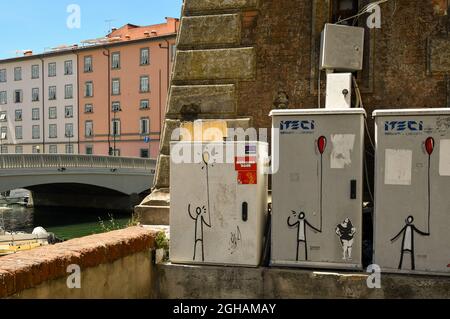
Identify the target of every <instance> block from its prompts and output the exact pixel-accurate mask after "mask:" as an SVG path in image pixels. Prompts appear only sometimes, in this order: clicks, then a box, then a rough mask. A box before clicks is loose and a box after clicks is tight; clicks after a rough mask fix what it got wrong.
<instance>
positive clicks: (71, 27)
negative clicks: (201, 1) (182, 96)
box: [0, 0, 183, 59]
mask: <svg viewBox="0 0 450 319" xmlns="http://www.w3.org/2000/svg"><path fill="white" fill-rule="evenodd" d="M182 2H183V0H125V1H118V0H13V1H12V0H0V12H1V13H2V18H1V19H0V30H3V32H2V35H1V42H0V59H5V58H10V57H15V56H17V55H22V53H21V52H22V51H23V50H33V52H34V53H40V52H44V51H45V50H48V49H50V48H54V47H57V46H59V45H72V44H75V43H80V42H81V41H82V40H87V39H95V38H99V37H103V36H105V35H106V34H107V31H108V30H109V29H110V27H121V26H122V25H124V24H126V23H132V24H137V25H150V24H158V23H163V22H165V17H174V18H179V17H180V14H181V5H182ZM74 5H75V6H74ZM68 9H70V10H69V12H68ZM78 9H79V10H78ZM78 12H79V14H78ZM78 17H79V19H78ZM111 20H112V21H111ZM78 22H79V23H78ZM78 26H79V28H78ZM18 51H19V52H18Z"/></svg>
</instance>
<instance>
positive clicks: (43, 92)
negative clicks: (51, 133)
mask: <svg viewBox="0 0 450 319" xmlns="http://www.w3.org/2000/svg"><path fill="white" fill-rule="evenodd" d="M39 59H40V60H41V65H42V72H41V77H42V93H41V98H42V148H43V150H42V154H45V74H44V70H45V67H44V66H45V63H44V59H43V58H42V57H40V58H39Z"/></svg>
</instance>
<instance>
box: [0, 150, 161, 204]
mask: <svg viewBox="0 0 450 319" xmlns="http://www.w3.org/2000/svg"><path fill="white" fill-rule="evenodd" d="M155 165H156V161H155V160H152V159H141V158H124V157H108V156H89V155H51V154H29V155H25V154H24V155H18V154H17V155H1V156H0V192H6V191H9V190H13V189H18V188H25V189H28V190H30V191H31V192H32V194H33V196H32V197H33V204H34V205H35V206H65V207H91V208H108V209H125V208H126V209H131V208H132V206H133V205H135V204H137V203H138V202H139V198H140V197H141V196H140V195H143V194H145V193H146V192H147V191H149V190H150V188H151V187H152V186H153V176H154V173H155Z"/></svg>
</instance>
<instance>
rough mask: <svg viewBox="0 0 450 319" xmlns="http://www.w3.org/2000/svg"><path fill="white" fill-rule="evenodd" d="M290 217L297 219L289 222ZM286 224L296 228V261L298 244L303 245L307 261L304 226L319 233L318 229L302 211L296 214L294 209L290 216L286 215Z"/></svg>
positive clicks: (306, 242)
mask: <svg viewBox="0 0 450 319" xmlns="http://www.w3.org/2000/svg"><path fill="white" fill-rule="evenodd" d="M291 218H293V219H294V220H295V219H297V221H296V222H294V223H291ZM287 224H288V226H289V227H290V228H297V253H296V261H299V248H300V244H303V245H304V246H305V260H306V261H308V241H307V236H306V226H308V227H309V228H311V229H312V230H313V231H315V232H317V233H321V232H322V231H321V230H320V229H317V228H316V227H314V226H312V225H311V224H310V223H309V222H308V220H307V219H306V215H305V213H304V212H301V213H300V214H298V213H297V212H295V211H292V216H289V217H288V220H287Z"/></svg>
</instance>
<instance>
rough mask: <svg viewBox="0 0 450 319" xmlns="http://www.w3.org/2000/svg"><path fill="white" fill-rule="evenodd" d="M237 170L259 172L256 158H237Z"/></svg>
mask: <svg viewBox="0 0 450 319" xmlns="http://www.w3.org/2000/svg"><path fill="white" fill-rule="evenodd" d="M235 170H236V171H238V172H240V171H246V172H249V171H251V172H255V173H256V171H257V170H258V162H257V160H256V157H249V156H247V157H236V159H235Z"/></svg>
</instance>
